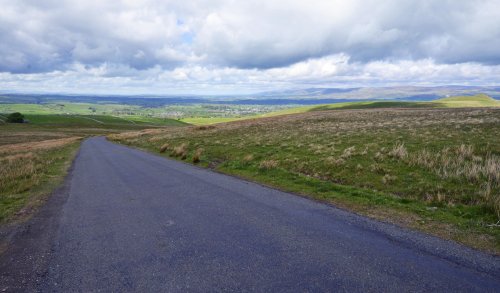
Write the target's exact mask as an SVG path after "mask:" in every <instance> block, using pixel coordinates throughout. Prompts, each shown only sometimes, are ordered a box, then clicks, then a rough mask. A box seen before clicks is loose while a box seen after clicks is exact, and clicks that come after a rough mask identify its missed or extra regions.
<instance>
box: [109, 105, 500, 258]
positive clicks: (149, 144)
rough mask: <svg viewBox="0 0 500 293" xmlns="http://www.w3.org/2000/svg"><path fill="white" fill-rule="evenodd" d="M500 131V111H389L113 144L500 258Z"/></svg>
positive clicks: (246, 123) (320, 115) (285, 119)
mask: <svg viewBox="0 0 500 293" xmlns="http://www.w3.org/2000/svg"><path fill="white" fill-rule="evenodd" d="M335 106H338V105H335ZM498 133H500V109H496V108H478V109H474V110H471V109H460V108H453V109H450V108H441V109H429V108H412V109H399V108H393V109H388V108H384V109H365V110H345V109H344V110H339V111H307V112H303V113H300V114H294V115H280V116H274V117H268V118H262V119H250V120H242V121H236V122H231V123H221V124H217V125H213V126H196V127H187V128H182V129H167V130H159V131H158V132H156V133H141V132H138V133H136V134H133V133H129V134H123V135H119V134H118V135H112V136H111V138H112V139H114V140H115V141H117V142H120V143H123V144H127V145H131V146H135V147H139V148H142V149H145V150H149V151H151V152H156V153H158V150H159V149H160V147H162V146H163V148H164V149H166V152H165V155H167V156H172V157H174V158H178V159H179V158H185V159H186V161H189V162H196V161H198V159H199V164H200V165H202V166H206V167H210V168H215V169H216V170H219V171H222V172H226V173H229V174H234V175H238V176H241V177H244V178H248V179H251V180H256V181H259V182H262V183H265V184H269V185H272V186H276V187H279V188H281V189H284V190H288V191H293V192H297V193H300V194H304V195H307V196H311V197H313V198H316V199H319V200H324V201H328V202H332V203H334V204H336V205H338V206H341V207H344V208H347V209H350V210H353V211H356V212H359V213H361V214H364V215H368V216H372V217H375V218H378V219H382V220H385V221H391V222H394V223H397V224H400V225H404V226H408V227H412V228H415V229H419V230H423V231H426V232H430V233H432V234H435V235H439V236H441V237H445V238H450V239H453V240H456V241H459V242H462V243H465V244H467V245H471V246H474V247H477V248H482V249H487V250H489V251H493V252H495V253H499V252H500V229H498V227H497V226H495V225H494V224H495V223H497V221H499V220H500V136H499V135H498ZM200 154H201V155H200Z"/></svg>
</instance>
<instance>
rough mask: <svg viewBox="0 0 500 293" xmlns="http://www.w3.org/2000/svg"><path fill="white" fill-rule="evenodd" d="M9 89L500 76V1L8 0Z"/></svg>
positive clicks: (488, 80)
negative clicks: (499, 67)
mask: <svg viewBox="0 0 500 293" xmlns="http://www.w3.org/2000/svg"><path fill="white" fill-rule="evenodd" d="M0 7H2V9H0V72H2V73H1V75H0V84H1V86H2V89H3V90H9V89H12V90H15V89H23V88H26V89H33V90H35V89H43V90H46V91H51V89H52V90H54V91H56V90H67V91H73V92H79V91H82V90H87V89H91V90H93V89H95V90H96V91H124V90H133V91H137V92H140V91H143V92H144V91H147V92H161V93H168V92H175V91H178V92H183V91H184V92H193V91H207V89H208V90H210V89H211V88H212V89H213V91H238V90H239V91H256V90H261V89H264V90H268V89H272V88H273V87H287V86H294V87H295V86H299V87H300V86H308V85H330V86H335V85H343V86H349V85H351V86H360V85H368V86H369V85H381V84H396V83H404V84H414V83H421V84H441V83H463V84H495V83H496V84H498V81H499V69H498V66H499V64H500V50H498V48H500V25H498V19H500V3H499V2H498V0H457V1H433V0H351V1H344V0H309V1H303V0H302V1H299V0H288V1H276V0H274V1H273V0H255V1H230V0H198V1H181V0H168V1H161V0H134V1H132V0H120V1H104V0H101V1H97V0H96V1H90V0H89V1H76V0H59V1H56V0H46V1H38V0H19V1H10V0H0Z"/></svg>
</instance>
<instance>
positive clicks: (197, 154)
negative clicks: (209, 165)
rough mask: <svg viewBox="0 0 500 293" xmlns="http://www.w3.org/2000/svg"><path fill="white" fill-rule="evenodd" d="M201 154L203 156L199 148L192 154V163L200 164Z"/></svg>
mask: <svg viewBox="0 0 500 293" xmlns="http://www.w3.org/2000/svg"><path fill="white" fill-rule="evenodd" d="M201 154H203V149H201V148H199V149H196V151H195V152H194V154H193V163H195V164H197V163H199V162H200V159H201Z"/></svg>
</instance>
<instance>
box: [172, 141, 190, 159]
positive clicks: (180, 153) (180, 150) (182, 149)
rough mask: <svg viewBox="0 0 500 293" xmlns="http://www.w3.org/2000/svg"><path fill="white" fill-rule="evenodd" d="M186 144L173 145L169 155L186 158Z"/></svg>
mask: <svg viewBox="0 0 500 293" xmlns="http://www.w3.org/2000/svg"><path fill="white" fill-rule="evenodd" d="M187 147H188V145H187V144H186V143H183V144H181V145H179V146H176V147H174V149H173V150H172V153H171V156H172V157H181V158H182V159H183V160H184V159H186V157H187V152H188V148H187Z"/></svg>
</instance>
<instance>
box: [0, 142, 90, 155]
mask: <svg viewBox="0 0 500 293" xmlns="http://www.w3.org/2000/svg"><path fill="white" fill-rule="evenodd" d="M80 139H82V138H81V137H68V138H61V139H51V140H44V141H37V142H27V143H17V144H9V145H3V146H0V156H6V155H11V154H17V153H24V152H31V151H41V150H50V149H54V148H60V147H63V146H65V145H68V144H70V143H73V142H76V141H78V140H80Z"/></svg>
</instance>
